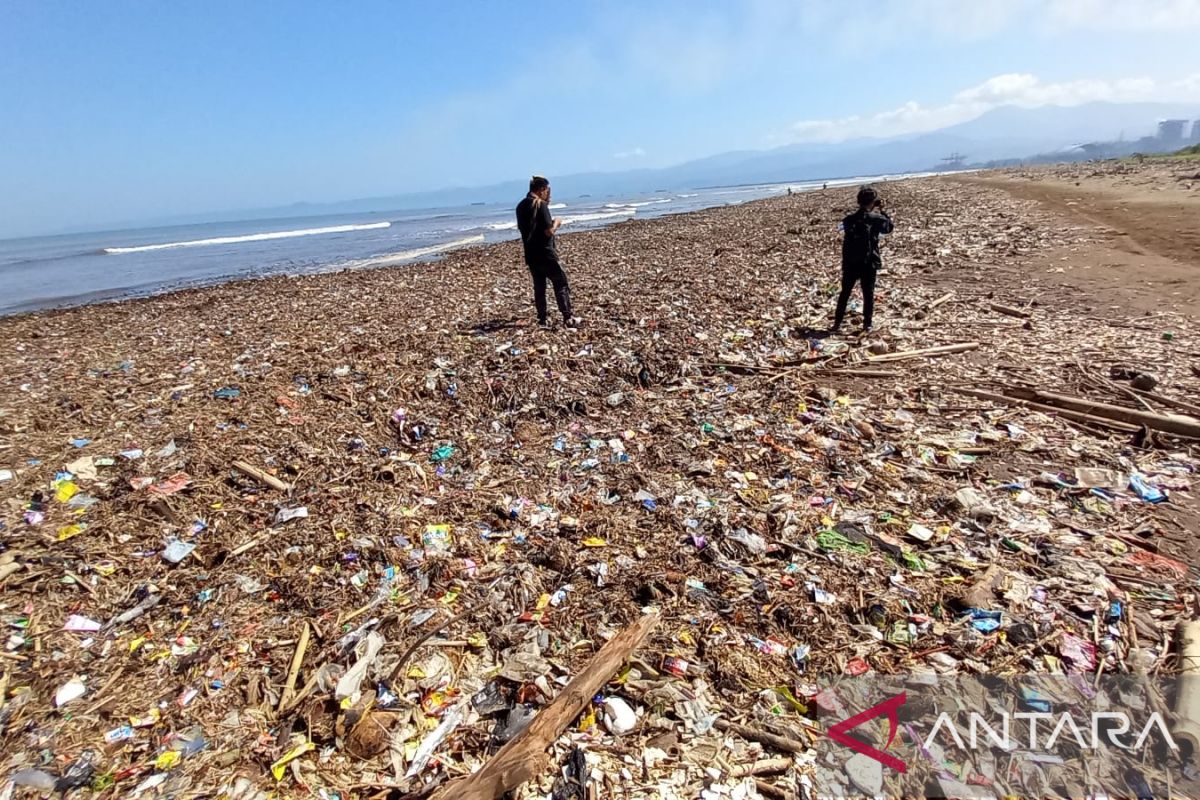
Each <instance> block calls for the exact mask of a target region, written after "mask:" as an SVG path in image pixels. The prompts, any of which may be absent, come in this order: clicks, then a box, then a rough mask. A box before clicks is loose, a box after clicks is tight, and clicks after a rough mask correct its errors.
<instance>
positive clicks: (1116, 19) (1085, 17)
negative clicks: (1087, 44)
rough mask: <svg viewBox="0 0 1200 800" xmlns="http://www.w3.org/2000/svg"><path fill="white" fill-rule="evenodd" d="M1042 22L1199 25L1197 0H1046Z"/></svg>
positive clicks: (1148, 27)
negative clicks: (1045, 9) (1046, 6)
mask: <svg viewBox="0 0 1200 800" xmlns="http://www.w3.org/2000/svg"><path fill="white" fill-rule="evenodd" d="M1046 23H1047V24H1048V25H1049V26H1050V27H1051V28H1052V29H1071V28H1074V29H1079V28H1082V29H1098V30H1114V31H1121V32H1125V33H1132V32H1146V31H1170V32H1176V33H1178V32H1181V31H1185V30H1194V29H1197V28H1200V0H1049V8H1048V9H1047V13H1046Z"/></svg>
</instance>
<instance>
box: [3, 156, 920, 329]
mask: <svg viewBox="0 0 1200 800" xmlns="http://www.w3.org/2000/svg"><path fill="white" fill-rule="evenodd" d="M880 177H881V176H874V177H873V178H871V179H873V180H879V179H880ZM883 177H887V176H883ZM894 177H901V176H894ZM864 180H867V178H852V179H846V180H839V181H829V182H828V183H829V185H830V186H840V185H846V186H848V185H854V184H857V183H860V182H862V181H864ZM821 185H822V182H820V181H817V182H809V183H792V184H766V185H758V186H738V187H728V188H715V189H696V190H691V191H688V192H679V193H671V192H660V193H648V194H645V195H639V196H629V197H603V198H564V199H562V200H560V199H559V198H554V201H553V205H552V206H551V207H552V208H553V210H554V215H555V217H556V218H559V219H562V220H563V229H562V231H563V233H569V232H571V231H574V230H583V229H587V228H594V227H600V226H604V225H609V224H612V223H614V222H620V221H622V220H627V219H632V218H634V217H636V218H639V219H645V218H653V217H657V216H662V215H664V214H678V213H683V212H688V211H696V210H699V209H704V208H711V207H714V206H721V205H729V204H738V203H744V202H747V201H750V200H757V199H761V198H764V197H773V196H778V195H780V194H783V193H785V192H786V191H787V190H788V188H789V187H790V188H792V189H793V191H809V190H812V189H819V188H820V187H821ZM518 200H520V198H519V197H516V198H513V200H512V202H511V203H505V204H499V203H491V204H486V205H470V206H461V207H457V208H433V209H423V210H420V209H418V210H404V211H391V212H373V213H360V214H343V215H325V216H313V217H292V218H283V219H260V220H250V221H239V222H212V223H204V224H197V225H179V226H172V227H157V228H140V229H133V230H116V231H102V232H93V233H77V234H65V235H60V236H42V237H33V238H25V239H7V240H0V315H8V314H15V313H21V312H26V311H35V310H39V309H45V308H55V307H60V306H72V305H83V304H87V303H96V302H102V301H105V300H113V299H119V298H127V297H138V296H144V295H150V294H157V293H161V292H165V291H171V290H173V289H180V288H185V287H191V286H201V285H206V284H213V283H220V282H224V281H228V280H236V279H238V278H248V277H258V276H265V275H277V274H305V273H314V272H327V271H333V270H341V269H369V268H378V267H385V266H395V265H400V264H405V263H411V262H415V261H421V260H429V259H432V258H436V257H437V256H439V255H440V254H443V253H445V252H448V251H450V250H453V249H456V248H460V247H466V246H470V245H474V244H481V243H484V242H499V241H504V240H506V239H515V238H516V237H517V235H518V234H517V230H516V222H515V220H514V218H513V208H514V207H515V206H516V203H517V201H518Z"/></svg>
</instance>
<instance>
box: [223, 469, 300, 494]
mask: <svg viewBox="0 0 1200 800" xmlns="http://www.w3.org/2000/svg"><path fill="white" fill-rule="evenodd" d="M231 466H232V467H233V468H234V469H236V470H237V471H238V472H240V473H242V474H243V475H248V476H250V477H251V478H254V480H256V481H258V482H259V483H261V484H264V485H266V486H270V487H271V488H272V489H278V490H279V491H281V492H287V491H291V488H292V487H291V485H290V484H287V483H284V482H283V481H281V480H279V478H276V477H275V476H274V475H272V474H271V473H269V472H263V471H262V470H261V469H259V468H258V467H256V466H254V465H253V464H247V463H246V462H245V461H235V462H233V464H232V465H231Z"/></svg>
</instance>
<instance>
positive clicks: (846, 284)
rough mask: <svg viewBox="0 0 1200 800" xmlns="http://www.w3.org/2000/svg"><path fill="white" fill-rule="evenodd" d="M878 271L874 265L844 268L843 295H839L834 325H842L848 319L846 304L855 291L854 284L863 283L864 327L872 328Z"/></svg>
mask: <svg viewBox="0 0 1200 800" xmlns="http://www.w3.org/2000/svg"><path fill="white" fill-rule="evenodd" d="M878 271H879V269H878V267H876V266H874V265H866V266H851V267H847V266H843V267H842V293H841V294H839V295H838V301H837V313H836V314H835V315H834V317H833V324H834V325H841V324H842V320H843V319H845V317H846V304H847V303H849V302H850V294H851V292H853V291H854V284H856V283H861V284H862V296H863V327H866V328H869V327H871V318H872V317H873V316H874V315H875V276H876V275H877V274H878Z"/></svg>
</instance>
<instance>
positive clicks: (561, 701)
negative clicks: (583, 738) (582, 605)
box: [430, 614, 658, 800]
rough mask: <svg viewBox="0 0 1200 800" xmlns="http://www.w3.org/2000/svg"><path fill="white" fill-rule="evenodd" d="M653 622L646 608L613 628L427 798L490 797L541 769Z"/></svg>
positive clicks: (478, 799) (476, 799) (482, 799)
mask: <svg viewBox="0 0 1200 800" xmlns="http://www.w3.org/2000/svg"><path fill="white" fill-rule="evenodd" d="M657 624H658V614H649V615H647V616H644V617H642V618H641V619H639V620H638V621H637V622H635V623H634V624H632V625H630V626H629V627H628V628H626V629H625V630H623V631H621V633H619V634H617V636H615V637H614V638H613V639H612V640H611V641H609V642H608V643H607V644H606V645H604V647H602V648H600V652H598V653H596V655H595V656H593V657H592V660H591V661H590V662H589V663H588V665H587V667H586V668H585V669H584V670H583V672H581V673H579V674H578V675H577V676H575V679H574V680H572V681H571V682H570V683H569V684H567V687H566V688H565V689H563V690H562V692H561V693H560V694H559V695H558V697H556V698H554V700H553V701H551V703H550V705H548V706H546V707H545V708H543V709H542V710H541V711H540V712H539V713H538V715H537V716H536V717H535V718H534V720H533V722H531V723H530V724H529V727H528V728H526V729H525V730H524V731H522V732H521V733H519V734H517V736H516V738H514V739H513V740H512V741H510V742H509V743H508V744H506V745H504V747H502V748H500V751H499V752H498V753H496V755H494V756H493V757H492V759H491V760H490V761H488V763H487V764H485V765H484V766H483V768H482V769H481V770H479V771H478V772H476V773H474V774H472V775H468V776H467V777H465V778H460V779H458V780H455V781H450V782H449V783H447V784H444V785H442V786H440V787H438V789H437V791H435V792H434V793H433V794H432V795H431V796H430V800H496V798H498V797H500V796H501V795H503V794H504V793H505V792H510V791H512V790H513V789H515V788H517V787H518V786H520V785H521V784H523V783H525V782H527V781H531V780H533V779H534V778H536V777H538V776H539V775H541V774H542V773H544V772H545V771H546V767H547V766H548V764H549V761H550V756H549V754H548V753H547V752H546V750H547V748H549V747H550V745H551V744H552V743H553V742H554V740H555V739H557V738H558V737H559V736H561V735H562V732H563V731H564V730H565V729H566V727H567V726H568V725H570V724H571V720H573V719H575V718H576V717H578V716H579V714H580V712H582V711H583V709H584V708H586V707H587V704H588V703H589V702H590V701H591V699H592V697H593V695H595V694H596V692H597V691H599V690H600V688H601V687H603V686H604V684H605V683H607V682H608V680H609V678H611V677H612V676H613V673H615V672H616V671H617V670H618V669H619V668H620V666H621V664H623V663H624V662H625V659H627V658H628V657H629V656H630V654H631V653H633V651H634V650H636V649H637V648H638V645H640V644H641V643H642V642H643V641H645V639H646V637H647V636H649V635H650V632H651V631H652V630H654V626H655V625H657Z"/></svg>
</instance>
